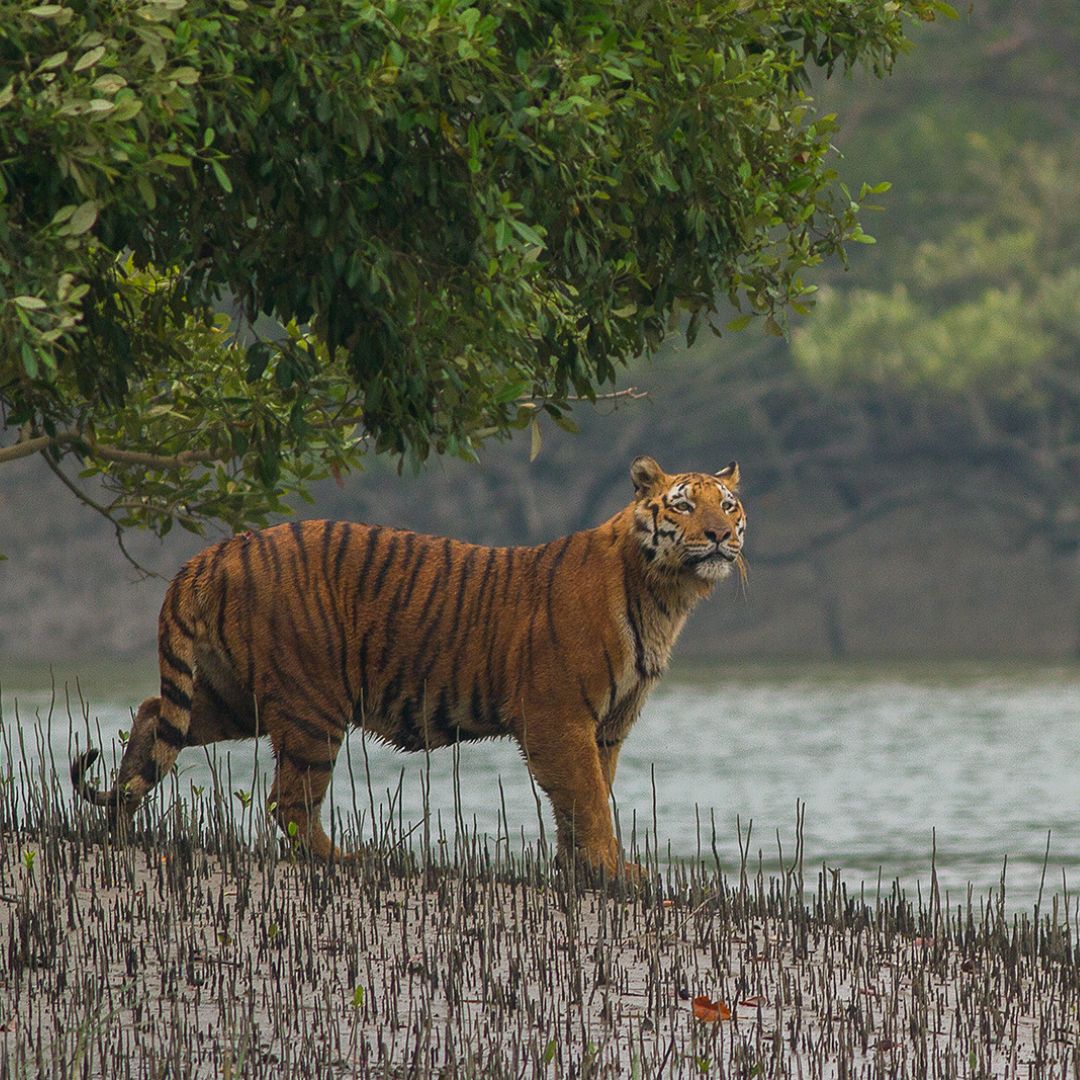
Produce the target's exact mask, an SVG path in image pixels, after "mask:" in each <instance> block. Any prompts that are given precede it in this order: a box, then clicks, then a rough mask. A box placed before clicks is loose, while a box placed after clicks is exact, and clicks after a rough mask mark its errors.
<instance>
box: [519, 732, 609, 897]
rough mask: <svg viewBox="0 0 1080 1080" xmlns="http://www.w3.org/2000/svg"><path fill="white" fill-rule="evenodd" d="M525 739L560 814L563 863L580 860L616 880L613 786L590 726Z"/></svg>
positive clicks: (558, 825)
mask: <svg viewBox="0 0 1080 1080" xmlns="http://www.w3.org/2000/svg"><path fill="white" fill-rule="evenodd" d="M525 734H526V736H527V737H526V738H523V739H522V740H521V742H522V748H523V749H524V751H525V759H526V762H527V763H528V766H529V769H530V771H531V772H532V774H533V776H534V778H535V779H536V782H537V783H538V784H539V785H540V787H541V788H543V790H544V792H545V793H546V794H547V796H548V798H549V799H551V805H552V807H553V809H554V811H555V826H556V830H557V840H558V852H559V857H560V858H561V859H564V860H567V859H577V860H580V861H581V862H582V863H584V864H585V865H586V866H588V867H589V868H590V869H592V870H604V871H606V872H607V873H608V874H610V875H614V874H615V873H616V871H617V869H618V866H619V845H618V842H617V841H616V839H615V830H614V828H613V827H612V823H611V810H610V808H609V806H608V792H609V788H608V782H607V778H606V776H605V774H604V769H603V767H602V765H601V762H600V752H599V749H598V747H597V745H596V739H595V737H594V735H593V733H592V731H590V730H588V727H587V725H586V724H582V726H581V729H580V730H578V731H571V732H567V731H566V730H565V729H563V730H557V731H555V732H545V733H541V734H538V735H536V736H535V737H533V736H531V735H529V733H528V732H526V733H525Z"/></svg>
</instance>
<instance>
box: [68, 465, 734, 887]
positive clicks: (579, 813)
mask: <svg viewBox="0 0 1080 1080" xmlns="http://www.w3.org/2000/svg"><path fill="white" fill-rule="evenodd" d="M630 476H631V479H632V481H633V485H634V498H633V501H632V502H631V503H630V504H629V506H627V507H625V508H624V509H623V510H621V511H619V513H617V514H616V515H615V516H614V517H612V518H611V519H610V520H608V521H606V522H604V524H602V525H599V526H597V527H596V528H593V529H586V530H584V531H582V532H577V533H573V534H572V535H570V536H564V537H562V538H561V539H559V540H553V541H551V542H550V543H546V544H541V545H540V546H538V547H482V546H479V545H476V544H467V543H462V542H460V541H457V540H451V539H445V538H440V537H434V536H424V535H420V534H417V533H413V532H406V531H403V530H400V529H393V528H385V527H382V526H378V525H362V524H353V523H348V522H340V521H300V522H294V523H291V524H283V525H275V526H273V527H272V528H268V529H263V530H262V531H259V532H246V533H241V534H239V535H236V536H233V537H231V538H230V539H227V540H224V541H222V542H221V543H218V544H215V545H214V546H212V547H209V548H207V549H206V550H205V551H203V552H202V553H201V554H199V555H196V556H195V557H194V558H193V559H191V560H190V561H189V562H187V563H186V564H185V565H184V566H183V568H182V569H181V570H180V572H179V573H178V574H177V575H176V577H175V578H174V579H173V580H172V582H171V583H170V585H169V586H168V589H167V591H166V594H165V600H164V603H163V604H162V608H161V616H160V619H159V624H158V651H159V660H160V668H161V693H160V697H153V698H148V699H147V700H146V701H144V702H143V703H142V705H141V706H140V707H139V709H138V713H137V715H136V718H135V722H134V725H133V727H132V731H131V734H130V737H129V739H128V742H127V746H126V748H125V750H124V754H123V758H122V759H121V762H120V767H119V771H118V775H117V777H116V781H115V783H114V785H113V787H112V789H111V790H109V791H107V792H102V791H98V790H95V789H94V788H93V787H92V786H91V785H90V784H89V783H88V782H87V780H86V779H85V774H86V771H87V769H88V768H89V767H90V766H91V765H92V764H93V762H94V760H95V759H96V757H97V750H93V749H92V750H89V751H87V752H86V753H84V754H82V755H80V756H77V757H76V758H75V759H74V760H73V762H72V765H71V776H72V782H73V783H74V785H75V789H76V791H77V792H78V793H79V794H80V795H81V796H82V797H83V798H85V799H87V800H88V801H90V802H91V803H94V804H96V805H98V806H105V807H108V810H109V818H110V825H111V826H112V828H113V830H114V832H120V833H124V832H125V831H126V830H127V828H128V827H129V825H130V822H131V818H132V816H133V815H134V813H135V809H136V808H137V807H138V805H139V803H140V802H141V801H142V800H143V798H144V797H145V796H146V794H147V792H148V791H150V789H151V788H153V786H154V785H155V784H157V783H158V782H159V781H160V780H161V778H162V777H163V776H165V774H166V773H168V771H169V770H170V769H171V768H172V766H173V763H174V762H175V760H176V755H177V753H178V752H179V751H180V750H181V749H183V748H184V747H186V746H202V745H204V744H207V743H212V742H217V741H219V740H225V739H242V738H250V737H255V736H258V735H261V734H264V733H265V734H266V735H268V736H269V737H270V742H271V744H272V747H273V752H274V757H275V759H276V771H275V775H274V783H273V787H272V789H271V791H270V796H269V809H270V812H271V813H272V814H273V815H274V817H275V819H276V821H277V823H278V824H279V826H280V827H281V828H282V829H284V830H285V831H286V833H288V834H289V835H292V836H295V837H297V838H298V839H300V840H302V841H303V842H305V843H306V845H307V847H308V848H309V850H310V851H311V853H312V854H314V855H316V856H319V857H321V858H324V859H335V858H344V857H347V856H345V855H343V854H342V852H340V851H339V850H338V848H337V847H336V846H335V845H334V844H332V843H331V841H330V838H329V837H328V836H327V835H326V832H325V831H324V829H323V826H322V823H321V821H320V806H321V804H322V800H323V796H324V794H325V792H326V788H327V785H328V783H329V781H330V775H331V771H332V769H333V767H334V761H335V758H336V757H337V753H338V750H339V748H340V747H341V743H342V740H343V739H344V738H345V734H346V731H347V729H348V727H349V726H350V724H352V725H362V726H363V727H364V729H365V730H366V731H367V732H370V733H373V734H374V735H376V736H378V737H380V738H382V739H384V740H385V741H386V742H388V743H391V744H392V745H394V746H396V747H399V748H400V749H402V750H427V749H433V748H435V747H441V746H447V745H451V744H453V743H455V742H466V741H469V740H473V739H486V738H490V737H493V736H511V737H512V738H514V739H516V740H517V742H518V744H519V746H520V748H521V751H522V754H523V756H524V759H525V762H526V764H527V766H528V768H529V769H530V770H531V772H532V775H533V777H534V778H535V780H536V783H537V784H538V785H539V786H540V787H541V788H542V789H543V790H544V791H545V792H546V793H547V795H548V797H549V798H550V800H551V803H552V806H553V808H554V814H555V821H556V833H557V850H558V853H559V855H560V857H563V858H575V857H576V858H577V859H578V860H579V861H580V862H582V863H584V864H585V865H586V866H589V867H591V868H593V869H594V870H603V871H606V872H607V873H609V874H612V873H615V872H617V870H618V867H619V859H620V855H619V849H618V844H617V841H616V838H615V833H614V829H613V827H612V817H611V812H610V809H609V805H608V802H609V795H610V792H611V786H612V783H613V782H614V779H615V766H616V763H617V761H618V757H619V748H620V747H621V746H622V744H623V740H624V739H625V738H626V736H627V733H628V732H629V730H630V727H631V725H632V724H633V722H634V720H635V719H636V718H637V716H638V714H639V712H640V711H641V707H642V704H643V702H644V701H645V697H646V695H647V694H648V692H649V690H650V689H651V688H652V687H653V685H654V684H655V683H656V681H657V679H659V677H660V675H661V674H662V672H663V671H664V669H665V667H666V666H667V663H668V658H669V656H670V654H671V649H672V646H673V645H674V643H675V640H676V638H677V637H678V635H679V632H680V630H681V629H682V626H683V624H684V623H685V621H686V617H687V615H688V614H689V613H690V610H691V608H693V607H694V605H695V604H696V603H697V602H698V601H699V600H701V599H702V598H703V597H705V596H706V595H708V593H709V592H710V591H711V589H712V588H713V586H714V585H715V584H716V583H717V582H718V581H721V580H722V579H723V578H725V577H727V576H728V574H729V573H730V571H731V567H732V566H733V565H737V566H738V568H739V570H740V573H745V571H744V563H743V556H742V550H743V538H744V533H745V529H746V514H745V511H744V510H743V506H742V502H741V501H740V498H739V494H738V490H739V466H738V464H737V463H736V462H731V463H730V464H729V465H727V466H726V467H725V468H723V469H721V470H720V471H719V472H717V473H714V474H709V473H679V474H676V475H667V474H666V473H664V471H663V470H662V469H661V468H660V466H659V465H658V464H657V463H656V462H655V461H654V460H653V459H652V458H649V457H639V458H637V459H636V460H635V461H634V462H633V464H632V466H631V469H630ZM292 823H295V827H290V826H291V825H292Z"/></svg>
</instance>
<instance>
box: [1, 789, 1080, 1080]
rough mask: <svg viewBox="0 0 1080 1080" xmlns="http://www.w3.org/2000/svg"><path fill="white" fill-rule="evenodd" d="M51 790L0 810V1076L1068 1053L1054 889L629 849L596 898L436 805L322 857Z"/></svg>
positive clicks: (650, 1067)
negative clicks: (123, 812)
mask: <svg viewBox="0 0 1080 1080" xmlns="http://www.w3.org/2000/svg"><path fill="white" fill-rule="evenodd" d="M50 786H51V785H50ZM66 797H67V796H66V793H65V792H63V791H61V790H60V789H58V788H52V793H51V794H50V792H49V791H47V790H46V791H44V793H43V795H42V798H41V800H40V802H38V803H36V804H35V805H32V806H30V807H29V808H27V809H25V810H23V811H20V812H19V813H18V814H16V813H15V812H14V810H13V808H12V807H11V806H8V807H7V808H6V810H5V811H4V814H3V816H2V817H0V824H2V832H0V883H2V884H0V949H2V950H3V952H2V953H0V959H2V963H3V967H2V974H0V1075H3V1076H5V1077H8V1076H10V1077H24V1076H25V1077H29V1076H35V1077H37V1076H42V1077H51V1076H57V1077H59V1076H72V1075H79V1076H85V1077H98V1076H101V1077H117V1078H122V1077H149V1076H162V1075H171V1076H206V1077H210V1076H267V1075H273V1076H275V1077H292V1076H304V1077H312V1076H319V1077H322V1076H362V1077H368V1076H371V1077H442V1078H449V1077H485V1078H501V1077H507V1078H509V1077H521V1076H551V1077H560V1076H566V1077H571V1076H578V1077H611V1078H616V1077H628V1076H649V1077H685V1076H691V1075H705V1076H724V1077H745V1078H750V1077H766V1076H767V1077H878V1076H906V1077H972V1078H974V1077H1008V1078H1014V1077H1015V1078H1020V1077H1040V1078H1042V1080H1052V1078H1056V1077H1060V1078H1062V1080H1065V1078H1066V1077H1075V1076H1076V1075H1077V1071H1078V1070H1080V1031H1078V1029H1077V1026H1076V1016H1077V1008H1078V1005H1080V951H1078V949H1077V944H1076V942H1077V938H1076V932H1075V931H1076V926H1075V923H1076V911H1075V901H1074V902H1073V906H1072V907H1071V908H1070V907H1069V906H1068V904H1067V903H1064V902H1061V901H1059V900H1058V899H1056V898H1055V899H1051V898H1050V897H1049V893H1048V895H1047V897H1046V898H1045V899H1044V901H1043V909H1042V912H1041V913H1040V914H1039V915H1038V917H1037V918H1035V919H1031V918H1027V917H1020V918H1014V919H1013V920H1011V921H1009V920H1007V919H1006V918H1005V916H1004V914H1003V911H1004V908H1003V907H1002V908H1000V909H999V908H998V907H996V905H994V904H993V903H992V902H991V903H990V904H989V905H988V904H987V903H986V902H985V901H978V900H974V901H972V900H971V899H970V898H969V900H968V902H967V903H966V904H964V905H962V906H960V907H957V908H954V909H953V910H946V909H942V907H941V902H940V898H939V897H938V896H937V895H936V894H932V895H931V896H929V897H922V898H916V899H915V900H914V901H913V900H912V899H910V898H904V897H902V896H900V895H899V894H898V893H897V892H896V891H895V890H894V891H892V892H890V890H889V889H888V887H887V886H886V887H884V888H883V890H882V895H880V896H874V897H865V896H860V897H853V896H848V895H847V894H846V893H845V891H844V889H843V887H842V886H840V885H839V884H838V883H837V882H836V880H835V879H833V878H832V877H831V875H829V874H828V873H823V874H822V875H820V876H815V877H814V878H813V880H810V881H805V882H804V879H803V871H802V867H801V865H800V861H801V860H800V858H799V852H798V850H796V851H795V852H794V853H793V855H792V863H791V868H790V872H788V873H787V874H785V875H784V876H783V877H781V878H779V879H774V880H765V879H764V878H763V877H762V876H760V875H755V874H754V873H753V867H752V864H751V865H750V866H747V865H746V864H744V865H743V866H742V867H741V868H739V867H736V868H734V871H733V873H732V875H731V877H730V878H729V877H727V876H725V875H724V873H723V872H722V868H720V867H718V866H717V865H716V863H715V862H714V861H713V860H712V859H711V858H709V857H708V856H707V855H706V856H705V857H703V859H702V860H701V862H699V863H697V864H694V865H690V866H674V867H671V866H668V867H663V868H662V869H658V868H657V866H656V864H655V862H652V860H651V853H649V852H647V851H646V852H639V853H638V855H639V857H640V858H643V859H644V860H645V861H646V864H647V865H649V864H650V863H651V874H650V877H651V879H652V882H653V883H652V884H650V885H649V886H647V887H646V888H644V889H640V890H627V889H626V888H625V887H624V886H622V885H620V884H619V883H615V884H613V885H611V886H610V887H609V889H608V890H607V891H606V892H600V891H596V890H590V889H585V888H583V887H582V886H581V884H580V883H579V882H575V881H574V880H573V878H572V876H571V875H567V874H566V873H564V872H561V871H559V870H557V869H555V868H553V867H552V866H551V865H550V864H549V863H548V861H547V859H546V856H545V855H544V853H543V852H537V851H536V850H534V849H530V848H525V849H523V850H518V851H509V849H510V848H512V847H513V846H514V845H513V844H512V842H510V841H509V838H507V839H506V841H500V842H498V843H494V842H492V841H491V840H490V839H488V840H485V839H482V838H477V837H475V836H472V837H470V836H468V834H467V833H466V834H462V836H463V838H462V839H460V840H458V841H452V840H448V839H447V837H446V836H445V835H443V834H442V833H441V832H440V831H439V830H438V828H437V827H436V826H435V824H434V823H430V822H429V823H428V824H427V825H426V826H425V827H424V829H423V830H422V834H420V833H418V834H416V835H414V836H413V837H412V838H410V843H411V844H412V846H411V847H410V846H409V844H406V843H404V842H403V840H404V838H403V837H400V836H396V835H394V834H393V831H392V828H391V827H389V826H388V827H387V829H386V831H384V833H383V834H382V835H381V836H378V837H375V838H370V837H369V838H368V844H367V848H366V850H365V853H364V857H363V858H362V859H360V860H358V861H357V862H356V863H353V864H349V865H344V866H336V867H327V866H323V865H312V864H310V863H309V862H308V861H307V860H306V859H305V858H304V857H303V856H302V855H301V854H298V853H293V852H289V851H287V850H286V849H284V847H283V846H279V845H283V842H282V841H279V840H278V839H277V838H276V837H274V836H272V835H271V834H270V833H269V832H267V831H265V830H260V831H259V835H258V836H256V837H255V838H254V840H253V841H252V842H250V843H245V842H241V841H239V840H238V839H237V837H236V836H235V834H234V833H232V831H231V826H230V824H229V822H228V821H227V820H225V819H224V818H221V819H220V820H216V821H215V814H216V812H215V810H214V808H213V807H212V806H211V805H210V804H207V807H208V808H207V809H206V810H205V813H204V812H203V810H201V809H199V808H196V809H195V810H192V811H190V812H189V811H188V810H187V809H185V807H184V805H183V804H178V805H176V806H174V807H173V808H172V810H171V811H170V812H169V813H168V814H166V815H165V817H164V818H161V817H160V813H159V814H157V815H155V819H156V820H155V822H154V831H153V833H145V834H143V835H141V836H140V837H139V838H137V840H136V842H135V843H134V844H132V845H130V846H128V847H125V848H123V849H117V848H115V847H113V846H111V845H109V844H108V843H104V842H103V839H104V838H103V836H102V830H101V823H100V821H98V820H96V818H95V817H94V816H93V815H92V814H91V815H89V816H88V815H84V814H83V813H81V811H80V812H77V813H74V814H72V813H71V812H70V809H69V807H68V806H67V805H65V803H64V802H63V801H62V800H64V799H66ZM159 811H160V808H159ZM1070 924H1072V925H1071V928H1070ZM695 998H704V999H706V1001H705V1002H703V1001H698V1003H697V1005H698V1008H697V1010H696V1011H697V1012H698V1013H700V1015H695V1007H694V1004H695V1003H694V999H695ZM717 1003H722V1006H721V1005H720V1004H717ZM706 1004H707V1006H708V1007H707V1008H706ZM728 1013H730V1016H729V1017H728V1015H727V1014H728Z"/></svg>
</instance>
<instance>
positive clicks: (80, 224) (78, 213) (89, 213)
mask: <svg viewBox="0 0 1080 1080" xmlns="http://www.w3.org/2000/svg"><path fill="white" fill-rule="evenodd" d="M97 216H98V205H97V203H96V202H94V200H93V199H88V200H87V201H86V202H84V203H81V204H80V205H79V206H78V207H76V209H75V213H73V214H72V215H71V220H70V221H69V222H68V223H67V226H66V227H65V228H64V229H63V232H64V235H66V236H82V234H83V233H87V232H89V231H90V230H91V229H92V228H93V227H94V222H96V221H97Z"/></svg>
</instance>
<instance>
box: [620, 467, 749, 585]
mask: <svg viewBox="0 0 1080 1080" xmlns="http://www.w3.org/2000/svg"><path fill="white" fill-rule="evenodd" d="M630 478H631V480H633V482H634V491H635V496H634V507H633V511H634V528H635V531H636V532H637V536H638V540H639V542H640V544H641V550H642V553H643V555H644V556H645V561H646V563H648V565H649V566H650V567H652V568H655V569H656V570H657V571H660V572H661V573H678V574H690V575H693V576H694V577H696V578H697V579H699V580H700V581H704V582H709V583H711V582H714V581H721V580H722V579H724V578H726V577H727V576H728V574H730V573H731V567H732V565H737V566H738V567H739V571H740V573H744V571H743V560H742V548H743V535H744V533H745V532H746V511H745V510H744V509H743V505H742V501H741V500H740V499H739V494H738V493H739V465H738V462H735V461H733V462H731V463H730V464H729V465H725V466H724V468H722V469H721V470H720V471H719V472H716V473H676V474H675V475H673V476H669V475H668V474H667V473H665V472H664V470H663V469H661V468H660V466H659V465H657V463H656V462H655V461H654V460H653V459H652V458H651V457H639V458H635V459H634V463H633V465H631V466H630Z"/></svg>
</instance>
